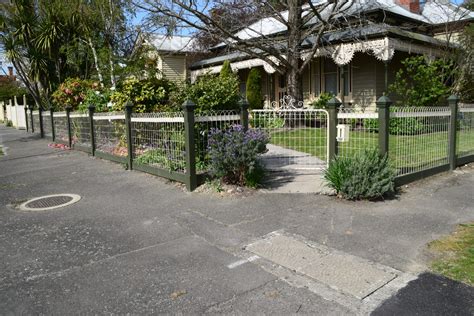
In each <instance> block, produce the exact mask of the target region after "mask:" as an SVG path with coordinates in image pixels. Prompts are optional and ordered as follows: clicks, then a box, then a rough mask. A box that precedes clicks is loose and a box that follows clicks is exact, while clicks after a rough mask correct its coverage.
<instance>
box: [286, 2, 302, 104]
mask: <svg viewBox="0 0 474 316" xmlns="http://www.w3.org/2000/svg"><path fill="white" fill-rule="evenodd" d="M302 4H303V1H302V0H290V1H288V49H287V58H288V59H287V60H288V63H289V66H288V69H287V72H286V82H287V94H288V95H290V96H291V97H293V98H294V99H295V101H296V102H295V105H297V103H298V102H299V101H303V89H302V83H301V80H302V75H301V72H300V63H301V32H302V25H301V24H302V16H301V15H302V10H301V6H302Z"/></svg>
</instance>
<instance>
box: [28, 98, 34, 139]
mask: <svg viewBox="0 0 474 316" xmlns="http://www.w3.org/2000/svg"><path fill="white" fill-rule="evenodd" d="M29 109H30V120H31V132H32V133H34V132H35V124H34V121H33V106H32V105H30V107H29Z"/></svg>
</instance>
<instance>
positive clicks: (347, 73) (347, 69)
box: [342, 64, 352, 96]
mask: <svg viewBox="0 0 474 316" xmlns="http://www.w3.org/2000/svg"><path fill="white" fill-rule="evenodd" d="M351 71H352V70H351V66H350V64H348V65H345V66H344V75H343V76H342V77H344V96H349V95H350V93H351V92H352V80H351V77H352V74H351Z"/></svg>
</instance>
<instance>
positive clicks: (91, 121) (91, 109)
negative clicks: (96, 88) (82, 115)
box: [89, 104, 95, 156]
mask: <svg viewBox="0 0 474 316" xmlns="http://www.w3.org/2000/svg"><path fill="white" fill-rule="evenodd" d="M94 111H95V106H94V105H93V104H89V128H90V130H89V133H90V136H91V155H92V156H95V132H94Z"/></svg>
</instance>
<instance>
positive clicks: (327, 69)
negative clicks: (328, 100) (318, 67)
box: [323, 58, 338, 95]
mask: <svg viewBox="0 0 474 316" xmlns="http://www.w3.org/2000/svg"><path fill="white" fill-rule="evenodd" d="M323 71H324V92H327V93H330V94H332V95H337V90H338V89H337V81H338V80H337V66H336V64H335V63H334V62H333V61H332V60H331V59H330V58H324V64H323Z"/></svg>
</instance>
